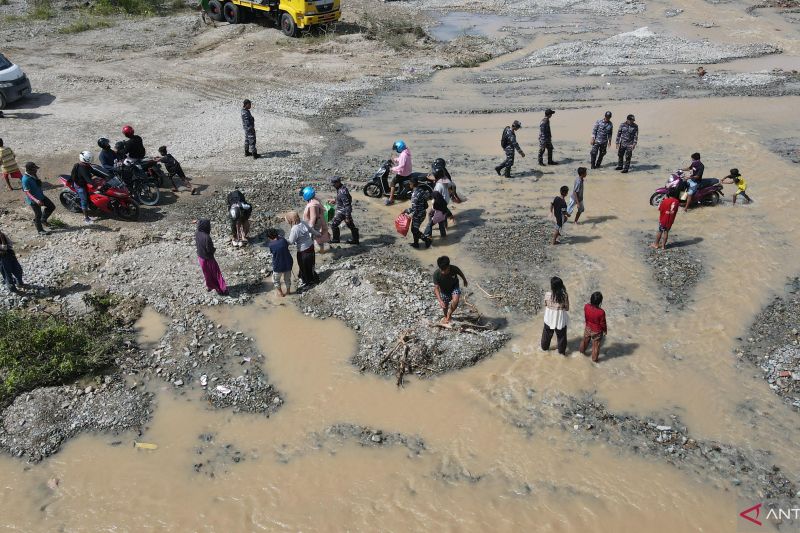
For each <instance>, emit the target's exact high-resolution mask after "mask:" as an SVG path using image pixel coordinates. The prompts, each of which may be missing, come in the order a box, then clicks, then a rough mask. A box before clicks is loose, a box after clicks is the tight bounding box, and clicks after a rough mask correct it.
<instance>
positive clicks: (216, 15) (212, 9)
mask: <svg viewBox="0 0 800 533" xmlns="http://www.w3.org/2000/svg"><path fill="white" fill-rule="evenodd" d="M208 17H209V18H210V19H211V20H216V21H217V22H222V21H223V20H225V16H224V15H223V14H222V2H220V1H219V0H210V1H209V2H208Z"/></svg>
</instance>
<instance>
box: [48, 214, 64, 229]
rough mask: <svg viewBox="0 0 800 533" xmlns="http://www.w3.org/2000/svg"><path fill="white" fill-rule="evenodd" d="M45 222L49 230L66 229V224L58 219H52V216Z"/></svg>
mask: <svg viewBox="0 0 800 533" xmlns="http://www.w3.org/2000/svg"><path fill="white" fill-rule="evenodd" d="M47 222H48V223H49V224H50V227H51V228H58V229H61V228H66V227H67V223H66V222H64V221H63V220H61V219H60V218H58V217H54V216H51V217H50V218H48V219H47Z"/></svg>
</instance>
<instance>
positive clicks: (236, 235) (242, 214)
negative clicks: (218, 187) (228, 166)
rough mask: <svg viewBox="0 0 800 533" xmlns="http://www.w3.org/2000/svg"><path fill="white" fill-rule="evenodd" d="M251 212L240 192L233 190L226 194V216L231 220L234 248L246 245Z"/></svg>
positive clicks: (251, 209)
mask: <svg viewBox="0 0 800 533" xmlns="http://www.w3.org/2000/svg"><path fill="white" fill-rule="evenodd" d="M252 212H253V207H252V206H251V205H250V204H249V203H248V202H247V200H246V199H245V197H244V194H243V193H242V191H240V190H239V189H235V190H233V191H231V192H230V193H228V214H229V215H230V219H231V235H232V238H231V240H232V242H233V245H234V246H244V245H245V244H247V242H248V241H247V234H248V233H249V232H250V214H251V213H252Z"/></svg>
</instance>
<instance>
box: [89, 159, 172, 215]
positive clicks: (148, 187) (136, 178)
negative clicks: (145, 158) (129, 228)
mask: <svg viewBox="0 0 800 533" xmlns="http://www.w3.org/2000/svg"><path fill="white" fill-rule="evenodd" d="M92 168H93V169H94V171H95V173H96V174H98V175H99V176H100V177H102V178H104V179H105V180H110V179H112V178H114V177H117V178H119V179H120V180H122V182H123V183H124V184H125V186H126V187H127V188H128V190H129V191H130V193H131V196H132V197H133V200H134V201H135V202H136V203H139V204H142V205H148V206H153V205H158V202H159V200H160V199H161V192H160V191H159V190H158V180H157V179H156V178H152V177H150V176H148V175H147V174H146V173H145V172H144V170H143V169H142V168H141V167H140V166H139V165H136V164H133V163H129V164H123V165H117V166H116V167H115V168H114V172H113V173H112V172H109V171H108V170H106V169H105V168H103V167H101V166H100V165H92Z"/></svg>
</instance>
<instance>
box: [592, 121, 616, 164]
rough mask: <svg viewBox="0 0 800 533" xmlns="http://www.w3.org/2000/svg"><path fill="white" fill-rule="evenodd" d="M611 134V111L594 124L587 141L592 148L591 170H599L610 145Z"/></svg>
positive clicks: (612, 128)
mask: <svg viewBox="0 0 800 533" xmlns="http://www.w3.org/2000/svg"><path fill="white" fill-rule="evenodd" d="M613 133H614V125H613V124H612V123H611V111H606V115H605V117H603V118H602V119H600V120H598V121H597V122H595V124H594V128H592V140H591V141H589V144H590V145H591V146H592V151H591V158H592V168H600V164H601V163H602V162H603V156H605V155H606V150H608V145H609V144H611V139H612V137H613Z"/></svg>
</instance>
